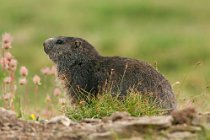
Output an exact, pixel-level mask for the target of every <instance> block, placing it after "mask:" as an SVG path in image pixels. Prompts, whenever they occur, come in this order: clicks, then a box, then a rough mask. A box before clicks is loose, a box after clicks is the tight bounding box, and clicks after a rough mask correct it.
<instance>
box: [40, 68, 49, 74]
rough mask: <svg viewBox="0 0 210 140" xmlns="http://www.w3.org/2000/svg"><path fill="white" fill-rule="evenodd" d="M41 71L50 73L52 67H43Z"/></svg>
mask: <svg viewBox="0 0 210 140" xmlns="http://www.w3.org/2000/svg"><path fill="white" fill-rule="evenodd" d="M41 72H42V73H43V74H44V75H50V68H49V67H45V68H42V69H41Z"/></svg>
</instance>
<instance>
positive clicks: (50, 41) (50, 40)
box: [43, 38, 54, 53]
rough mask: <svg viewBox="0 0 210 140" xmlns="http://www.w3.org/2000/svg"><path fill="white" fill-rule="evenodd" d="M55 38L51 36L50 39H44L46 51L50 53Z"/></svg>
mask: <svg viewBox="0 0 210 140" xmlns="http://www.w3.org/2000/svg"><path fill="white" fill-rule="evenodd" d="M53 40H54V38H49V39H47V40H45V41H44V43H43V46H44V51H45V52H46V53H48V52H49V50H50V49H51V48H52V41H53Z"/></svg>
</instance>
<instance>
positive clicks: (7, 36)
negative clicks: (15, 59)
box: [2, 33, 13, 44]
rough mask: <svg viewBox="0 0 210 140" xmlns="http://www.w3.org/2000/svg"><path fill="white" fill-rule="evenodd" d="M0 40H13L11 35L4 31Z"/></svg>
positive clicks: (7, 41) (5, 41)
mask: <svg viewBox="0 0 210 140" xmlns="http://www.w3.org/2000/svg"><path fill="white" fill-rule="evenodd" d="M2 41H3V43H5V44H6V43H9V42H12V41H13V37H12V36H11V34H10V33H4V34H3V35H2Z"/></svg>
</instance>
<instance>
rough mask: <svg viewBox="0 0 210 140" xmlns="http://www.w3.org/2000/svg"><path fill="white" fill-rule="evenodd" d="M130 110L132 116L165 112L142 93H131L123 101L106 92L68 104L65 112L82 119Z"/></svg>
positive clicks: (76, 118)
mask: <svg viewBox="0 0 210 140" xmlns="http://www.w3.org/2000/svg"><path fill="white" fill-rule="evenodd" d="M116 111H120V112H125V111H126V112H128V113H130V114H131V115H132V116H145V115H148V116H151V115H160V114H164V112H165V111H164V110H163V109H160V108H158V107H157V106H156V105H155V101H153V102H149V98H148V97H144V96H140V93H132V92H131V93H129V94H128V96H127V97H126V98H125V99H124V100H123V101H122V100H119V98H118V97H117V96H116V97H112V96H111V94H110V93H108V92H104V93H103V94H102V95H99V96H98V97H97V98H91V99H90V100H89V101H88V102H85V101H81V102H79V103H77V104H76V105H74V106H68V105H67V106H66V107H64V109H63V112H64V113H65V114H66V116H68V117H69V118H70V119H73V120H81V119H84V118H103V117H105V116H110V115H111V114H112V113H114V112H116Z"/></svg>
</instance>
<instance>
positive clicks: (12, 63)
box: [9, 59, 17, 71]
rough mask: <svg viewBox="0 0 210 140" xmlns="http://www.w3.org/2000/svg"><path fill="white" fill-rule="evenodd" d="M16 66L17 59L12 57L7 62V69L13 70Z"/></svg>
mask: <svg viewBox="0 0 210 140" xmlns="http://www.w3.org/2000/svg"><path fill="white" fill-rule="evenodd" d="M16 67H17V60H15V59H12V60H11V61H10V62H9V69H10V70H12V71H15V70H16Z"/></svg>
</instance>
